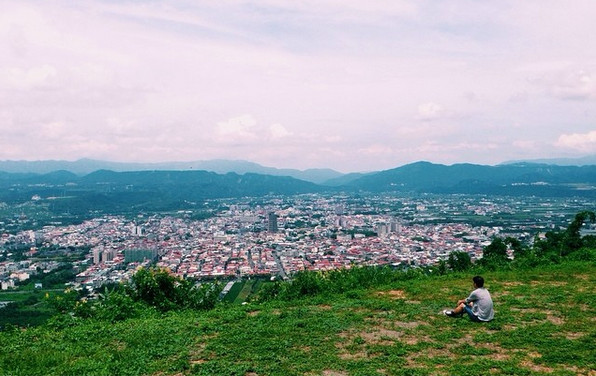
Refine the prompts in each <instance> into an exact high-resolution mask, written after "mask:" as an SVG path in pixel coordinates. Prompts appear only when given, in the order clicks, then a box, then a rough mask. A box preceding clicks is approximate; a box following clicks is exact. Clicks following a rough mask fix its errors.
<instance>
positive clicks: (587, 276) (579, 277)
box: [575, 274, 590, 281]
mask: <svg viewBox="0 0 596 376" xmlns="http://www.w3.org/2000/svg"><path fill="white" fill-rule="evenodd" d="M575 278H577V279H581V280H584V281H589V280H590V276H589V275H588V274H576V275H575Z"/></svg>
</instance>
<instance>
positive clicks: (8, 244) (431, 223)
mask: <svg viewBox="0 0 596 376" xmlns="http://www.w3.org/2000/svg"><path fill="white" fill-rule="evenodd" d="M32 199H33V200H39V199H40V198H39V197H33V198H32ZM211 204H212V205H211V206H214V205H213V203H211ZM216 204H217V205H216V206H217V207H218V208H219V209H218V210H217V211H215V212H213V213H212V215H211V216H210V217H209V218H206V219H202V220H197V219H192V218H193V216H192V214H193V213H192V212H188V211H179V212H175V213H160V214H146V213H145V214H135V215H129V216H124V215H122V216H101V217H97V218H92V219H89V220H86V221H84V222H82V223H80V224H75V225H60V223H55V224H53V225H50V226H43V227H41V228H38V229H28V230H23V231H19V232H17V233H14V234H10V233H8V232H4V233H3V234H2V238H1V240H0V260H1V261H0V281H1V283H2V285H1V286H2V289H3V290H7V289H13V288H16V287H18V285H19V283H21V284H22V283H26V281H27V280H28V279H29V278H30V277H31V276H33V275H35V274H37V273H50V272H51V271H52V270H54V269H57V268H59V267H60V266H61V265H63V264H64V263H65V261H60V259H59V258H56V257H48V255H52V254H54V255H56V254H57V255H62V256H68V255H70V254H72V253H77V252H78V255H79V257H78V259H77V260H72V261H68V262H70V263H72V265H73V268H74V270H75V271H76V273H77V274H76V279H75V280H74V281H72V282H71V283H70V284H71V285H72V286H73V287H74V288H76V289H86V290H88V291H93V290H94V289H97V288H99V287H101V286H102V285H104V284H107V283H119V282H126V281H127V280H129V279H130V277H131V276H132V274H133V273H134V272H135V270H137V269H138V268H139V267H140V266H149V265H156V266H158V267H162V268H167V269H168V270H170V271H171V272H172V273H175V274H176V275H178V276H180V277H183V278H193V279H196V280H206V279H225V280H234V279H238V278H243V277H255V276H261V277H271V278H273V277H277V278H283V279H286V278H289V277H290V276H291V275H292V274H293V273H295V272H297V271H300V270H329V269H336V268H350V267H352V266H354V265H392V266H396V267H397V266H430V265H434V264H436V263H437V262H438V261H439V260H440V259H446V258H447V257H448V255H449V254H450V253H451V252H454V251H463V252H467V253H468V254H469V255H470V257H471V258H472V259H478V258H481V257H482V249H483V247H484V246H486V245H488V244H489V243H490V241H491V239H492V238H494V237H495V236H507V235H513V236H515V237H516V238H519V239H523V240H525V241H528V242H530V241H532V239H533V237H534V236H540V235H541V234H544V232H545V231H547V230H550V229H559V228H562V227H564V226H566V225H567V223H568V221H569V219H570V218H571V217H572V216H573V214H574V213H576V212H577V211H579V210H586V209H589V208H590V205H591V203H590V202H589V201H584V200H580V199H539V198H508V197H490V198H489V197H483V196H463V195H452V196H438V195H434V196H432V195H420V196H397V195H376V196H353V195H335V196H331V195H317V194H309V195H299V196H293V197H268V198H260V199H254V198H253V199H249V198H247V199H230V200H218V202H217V203H216ZM27 220H28V219H27V218H23V217H19V218H16V219H15V221H20V222H26V221H27ZM0 225H1V226H6V225H7V224H6V223H4V222H3V223H1V224H0ZM17 256H18V257H17ZM39 287H42V286H39Z"/></svg>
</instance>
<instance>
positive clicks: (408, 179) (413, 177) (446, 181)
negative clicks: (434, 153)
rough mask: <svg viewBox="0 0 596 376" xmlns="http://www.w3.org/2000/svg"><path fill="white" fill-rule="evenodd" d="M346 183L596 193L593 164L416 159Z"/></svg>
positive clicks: (383, 188) (379, 188)
mask: <svg viewBox="0 0 596 376" xmlns="http://www.w3.org/2000/svg"><path fill="white" fill-rule="evenodd" d="M346 186H347V187H352V188H355V189H359V190H364V191H370V192H387V191H402V192H428V193H466V194H500V195H540V196H573V195H580V196H586V195H587V196H596V166H582V167H578V166H554V165H544V164H532V163H518V164H509V165H499V166H484V165H474V164H455V165H452V166H445V165H440V164H433V163H429V162H416V163H412V164H409V165H405V166H402V167H398V168H395V169H391V170H386V171H381V172H377V173H374V174H369V175H366V176H363V177H361V178H359V179H356V180H354V181H352V182H350V183H348V184H347V185H346Z"/></svg>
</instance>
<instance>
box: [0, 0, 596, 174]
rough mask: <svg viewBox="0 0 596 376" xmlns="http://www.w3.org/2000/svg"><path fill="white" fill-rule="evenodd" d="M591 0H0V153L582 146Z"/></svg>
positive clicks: (303, 155) (433, 157) (491, 157)
mask: <svg viewBox="0 0 596 376" xmlns="http://www.w3.org/2000/svg"><path fill="white" fill-rule="evenodd" d="M594 15H596V2H594V1H593V0H585V1H584V0H574V1H573V2H569V1H563V0H561V1H551V0H534V1H532V0H528V1H519V0H511V1H507V0H503V1H476V0H469V1H466V0H453V1H431V0H429V1H424V0H422V1H407V0H404V1H400V0H387V1H385V0H381V1H374V0H306V1H299V0H293V1H282V0H260V1H242V0H233V1H194V0H188V1H186V0H171V1H150V0H146V1H143V0H135V1H127V0H113V1H99V0H98V1H88V0H76V1H75V0H71V1H63V0H53V1H26V0H15V1H5V0H0V160H21V159H23V160H41V159H66V160H75V159H78V158H83V157H87V158H95V159H104V160H111V161H131V162H132V161H137V162H140V161H144V162H157V161H192V160H206V159H214V158H223V159H244V160H250V161H254V162H257V163H261V164H263V165H267V166H273V167H288V168H299V169H306V168H314V167H329V168H334V169H337V170H339V171H342V172H351V171H368V170H379V169H385V168H392V167H397V166H400V165H403V164H406V163H409V162H413V161H418V160H428V161H432V162H437V163H445V164H452V163H458V162H472V163H482V164H497V163H500V162H502V161H506V160H512V159H528V158H550V157H574V156H585V155H590V154H596V42H595V41H594V36H595V35H596V22H594Z"/></svg>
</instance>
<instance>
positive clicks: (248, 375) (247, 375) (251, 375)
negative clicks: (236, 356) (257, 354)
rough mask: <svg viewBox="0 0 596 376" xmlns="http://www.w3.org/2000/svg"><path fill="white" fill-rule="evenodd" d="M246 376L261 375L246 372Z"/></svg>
mask: <svg viewBox="0 0 596 376" xmlns="http://www.w3.org/2000/svg"><path fill="white" fill-rule="evenodd" d="M244 376H259V374H258V373H256V372H246V373H245V374H244Z"/></svg>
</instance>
